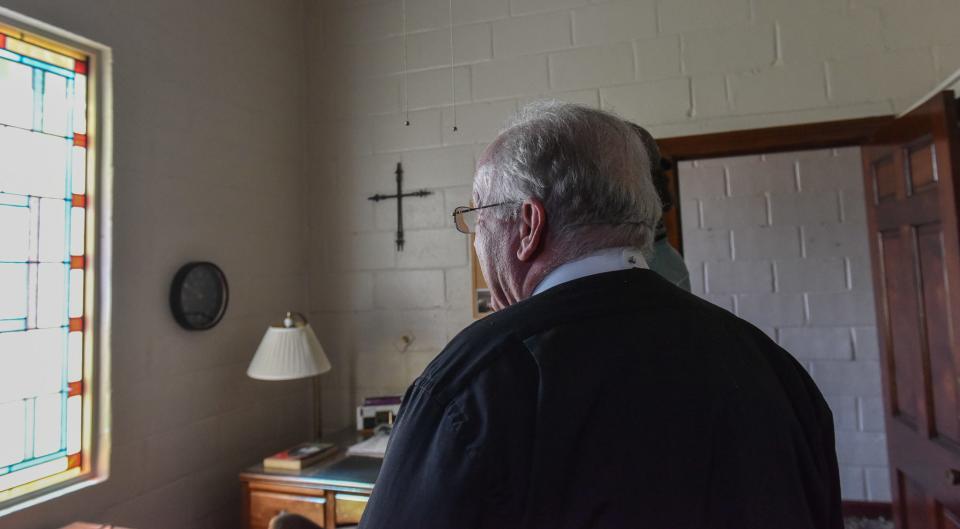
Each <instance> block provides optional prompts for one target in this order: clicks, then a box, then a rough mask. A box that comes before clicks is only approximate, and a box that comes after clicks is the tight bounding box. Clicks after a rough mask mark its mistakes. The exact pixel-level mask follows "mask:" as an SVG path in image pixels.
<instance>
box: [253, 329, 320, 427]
mask: <svg viewBox="0 0 960 529" xmlns="http://www.w3.org/2000/svg"><path fill="white" fill-rule="evenodd" d="M330 367H331V366H330V360H328V359H327V355H326V354H325V353H324V352H323V347H322V346H321V345H320V342H319V341H318V340H317V335H316V334H314V332H313V329H312V328H311V327H310V324H309V323H308V322H307V319H306V318H304V317H303V314H300V313H298V312H288V313H287V314H286V316H284V318H283V321H282V322H281V323H280V324H275V325H271V326H270V327H268V328H267V332H266V334H264V335H263V340H261V341H260V346H259V347H257V352H256V353H255V354H254V355H253V360H251V361H250V367H248V368H247V376H248V377H250V378H255V379H258V380H294V379H298V378H306V377H316V376H317V375H321V374H323V373H326V372H327V371H330ZM313 390H314V394H315V402H314V406H315V410H316V421H317V434H318V435H321V434H322V427H321V423H320V419H321V415H320V384H319V377H317V378H315V379H314V385H313Z"/></svg>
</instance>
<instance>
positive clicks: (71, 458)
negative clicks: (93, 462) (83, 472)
mask: <svg viewBox="0 0 960 529" xmlns="http://www.w3.org/2000/svg"><path fill="white" fill-rule="evenodd" d="M82 461H83V458H81V457H80V453H76V454H70V455H68V456H67V468H77V467H79V466H80V463H81V462H82Z"/></svg>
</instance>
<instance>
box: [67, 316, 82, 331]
mask: <svg viewBox="0 0 960 529" xmlns="http://www.w3.org/2000/svg"><path fill="white" fill-rule="evenodd" d="M82 330H83V318H70V331H71V332H73V331H82Z"/></svg>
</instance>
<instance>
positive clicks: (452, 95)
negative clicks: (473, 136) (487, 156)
mask: <svg viewBox="0 0 960 529" xmlns="http://www.w3.org/2000/svg"><path fill="white" fill-rule="evenodd" d="M449 15H450V102H451V104H453V131H454V132H456V131H457V86H456V80H455V79H454V69H453V57H454V55H453V0H450V10H449Z"/></svg>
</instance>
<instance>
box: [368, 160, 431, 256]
mask: <svg viewBox="0 0 960 529" xmlns="http://www.w3.org/2000/svg"><path fill="white" fill-rule="evenodd" d="M396 175H397V194H396V195H381V194H379V193H377V194H376V195H373V196H372V197H370V198H369V200H372V201H374V202H380V201H381V200H388V199H391V198H395V199H397V241H396V242H397V251H398V252H402V251H403V242H404V241H403V197H425V196H428V195H432V194H433V191H427V190H426V189H421V190H420V191H414V192H412V193H404V192H403V165H401V164H400V162H397V170H396Z"/></svg>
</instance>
